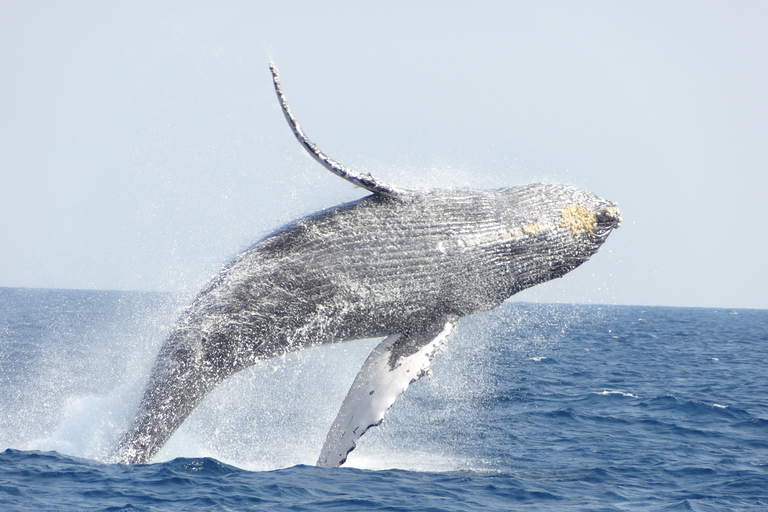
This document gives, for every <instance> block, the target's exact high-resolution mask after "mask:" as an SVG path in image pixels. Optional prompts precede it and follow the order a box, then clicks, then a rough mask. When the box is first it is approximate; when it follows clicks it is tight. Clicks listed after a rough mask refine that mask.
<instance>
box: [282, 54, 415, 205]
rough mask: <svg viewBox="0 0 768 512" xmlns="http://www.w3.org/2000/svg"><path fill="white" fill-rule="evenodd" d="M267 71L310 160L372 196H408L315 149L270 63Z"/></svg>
mask: <svg viewBox="0 0 768 512" xmlns="http://www.w3.org/2000/svg"><path fill="white" fill-rule="evenodd" d="M269 70H270V71H271V72H272V81H273V82H274V84H275V92H276V93H277V99H278V100H279V101H280V108H282V109H283V114H284V115H285V119H286V121H288V125H289V126H290V127H291V130H292V131H293V135H294V136H295V137H296V139H297V140H298V141H299V143H301V145H302V146H303V147H304V149H306V150H307V152H308V153H309V154H310V155H311V156H312V158H314V159H315V160H317V161H318V162H319V163H320V165H322V166H323V167H325V168H326V169H328V170H329V171H331V172H332V173H334V174H335V175H337V176H340V177H342V178H344V179H345V180H347V181H349V182H351V183H354V184H355V185H357V186H358V187H362V188H364V189H366V190H368V191H370V192H373V193H374V194H380V195H383V196H387V197H394V198H400V199H402V198H404V197H407V195H408V194H407V192H406V191H405V190H404V189H401V188H398V187H394V186H392V185H388V184H386V183H384V182H383V181H381V180H377V179H376V178H374V177H373V176H371V175H370V174H367V173H366V174H363V173H360V172H357V171H355V170H353V169H350V168H349V167H346V166H344V165H341V164H340V163H339V162H337V161H335V160H333V159H332V158H330V157H329V156H328V155H326V154H325V153H323V152H322V151H320V148H319V147H317V144H315V143H314V142H312V141H311V140H309V138H307V136H306V135H305V134H304V131H303V130H302V129H301V126H299V123H298V121H296V118H295V117H294V116H293V112H291V107H289V106H288V101H287V100H286V99H285V94H284V93H283V88H282V87H281V86H280V76H279V75H278V73H277V68H276V67H275V65H274V64H273V63H271V62H270V63H269Z"/></svg>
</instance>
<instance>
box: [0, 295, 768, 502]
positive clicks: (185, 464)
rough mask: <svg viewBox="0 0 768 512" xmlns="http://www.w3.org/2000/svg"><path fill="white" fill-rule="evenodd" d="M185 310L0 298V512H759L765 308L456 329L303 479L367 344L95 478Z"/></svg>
mask: <svg viewBox="0 0 768 512" xmlns="http://www.w3.org/2000/svg"><path fill="white" fill-rule="evenodd" d="M188 300H189V297H185V296H180V295H173V294H162V293H140V292H115V291H78V290H45V289H14V288H0V510H2V511H17V510H25V511H26V510H44V511H54V510H55V511H59V510H109V511H121V510H132V511H174V510H196V511H200V510H202V511H206V510H281V511H283V510H297V511H298V510H336V511H344V510H386V511H400V510H402V511H406V510H408V511H410V510H420V511H421V510H434V511H453V510H457V511H458V510H491V511H493V510H537V511H538V510H553V511H554V510H557V511H560V510H568V511H577V510H579V511H581V510H583V511H628V510H643V511H646V510H681V511H682V510H693V511H713V510H768V364H767V363H766V361H767V360H768V357H766V356H768V311H767V310H745V309H727V308H726V309H705V308H671V307H644V306H601V305H576V304H532V303H521V302H513V301H508V302H507V303H505V304H504V305H503V306H502V307H500V308H498V309H496V310H494V311H490V312H487V313H482V314H478V315H474V316H472V317H468V318H465V319H462V320H461V322H460V323H459V326H458V328H457V330H456V331H455V333H454V334H453V335H452V336H451V338H449V340H448V342H447V343H446V345H445V346H444V348H443V349H442V351H441V352H440V353H439V354H438V355H437V357H436V358H435V360H434V362H433V364H432V375H431V376H430V377H429V378H424V379H422V380H421V381H419V382H417V383H415V384H414V385H412V386H411V387H410V388H409V389H408V390H407V391H406V393H405V394H404V395H403V396H402V397H401V398H400V399H399V400H398V401H397V402H396V403H395V405H394V406H393V408H392V409H391V410H390V411H389V412H388V413H387V415H386V416H385V419H384V423H383V424H382V425H381V426H379V427H376V428H373V429H371V430H370V431H369V432H368V433H367V434H366V435H365V436H363V438H361V440H360V442H359V444H358V448H357V449H356V450H355V451H354V452H352V453H351V454H350V457H349V461H348V463H347V465H345V466H344V467H341V468H335V469H321V468H317V467H315V466H314V462H315V460H316V458H317V456H318V453H319V450H320V447H321V446H322V443H323V440H324V438H325V434H326V432H327V429H328V428H329V427H330V424H331V423H332V421H333V418H334V416H335V414H336V412H337V411H338V408H339V406H340V404H341V401H342V399H343V397H344V395H345V394H346V391H347V389H348V387H349V385H350V384H351V382H352V380H353V379H354V376H355V374H356V372H357V370H358V369H359V368H360V366H361V365H362V362H363V360H364V359H365V357H366V356H367V354H368V352H369V351H370V350H371V349H372V348H373V346H375V344H376V343H377V340H361V341H357V342H351V343H346V344H340V345H334V346H326V347H319V348H314V349H310V350H306V351H303V352H300V353H297V354H291V355H288V356H285V357H280V358H276V359H273V360H269V361H266V362H264V363H262V364H260V365H257V366H256V367H253V368H251V369H248V370H246V371H244V372H241V373H240V374H238V375H236V376H234V377H233V378H231V379H229V380H228V381H226V382H225V383H224V384H222V385H221V386H219V387H218V388H217V389H216V390H215V391H214V392H213V393H211V394H210V395H209V396H208V397H207V398H206V400H205V401H204V402H203V404H201V406H200V407H198V409H197V410H196V411H195V412H194V413H193V414H192V415H191V416H190V417H189V418H188V420H187V421H186V422H185V423H184V425H183V426H182V428H181V429H180V430H179V431H178V432H177V433H176V434H175V435H174V437H173V438H172V439H171V441H170V442H169V443H168V444H167V445H166V446H165V447H164V448H163V450H162V451H161V452H160V454H159V456H158V457H157V462H154V463H152V464H146V465H136V466H126V465H120V464H109V463H106V462H105V461H106V459H107V456H108V454H109V452H110V450H111V448H112V446H113V444H114V442H115V440H116V439H117V438H118V436H119V435H120V434H121V433H122V431H123V430H124V429H125V428H126V427H127V426H128V424H129V422H130V420H131V418H132V414H133V413H134V412H135V409H136V407H137V405H138V401H139V399H140V396H141V393H142V391H143V385H144V382H145V379H146V378H147V376H148V373H149V371H150V369H151V365H152V362H153V359H154V356H155V354H156V352H157V350H158V349H159V346H160V344H161V343H162V341H163V338H164V335H165V334H166V333H167V332H168V330H169V329H170V327H171V326H172V324H173V322H174V320H175V318H176V317H177V316H178V314H179V312H180V311H181V308H182V307H183V306H184V304H185V303H186V302H187V301H188Z"/></svg>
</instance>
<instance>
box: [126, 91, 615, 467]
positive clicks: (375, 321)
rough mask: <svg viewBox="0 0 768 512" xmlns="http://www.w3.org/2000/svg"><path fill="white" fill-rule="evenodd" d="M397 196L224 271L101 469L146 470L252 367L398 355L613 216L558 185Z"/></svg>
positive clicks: (278, 236)
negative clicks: (388, 339)
mask: <svg viewBox="0 0 768 512" xmlns="http://www.w3.org/2000/svg"><path fill="white" fill-rule="evenodd" d="M276 80H277V79H276ZM399 194H400V195H399V196H398V197H390V196H388V195H384V194H378V193H374V194H372V195H369V196H367V197H364V198H362V199H360V200H358V201H354V202H351V203H348V204H343V205H340V206H337V207H334V208H330V209H328V210H324V211H322V212H319V213H316V214H314V215H311V216H308V217H305V218H302V219H300V220H298V221H296V222H294V223H293V224H290V225H288V226H286V227H285V228H283V229H281V230H279V231H277V232H275V233H274V234H272V235H270V236H268V237H266V238H265V239H263V240H261V241H260V242H258V243H256V244H255V245H253V246H252V247H251V248H249V249H248V250H246V251H245V252H243V253H242V254H240V255H239V256H238V257H237V258H236V259H235V260H234V261H232V262H231V263H230V264H229V265H228V266H226V267H225V268H224V269H223V270H222V271H221V272H220V274H219V275H218V276H217V277H215V278H214V279H213V280H212V282H210V283H209V284H208V286H207V287H206V288H205V289H204V290H203V291H201V292H200V294H199V295H198V296H197V298H196V299H195V300H194V302H193V303H192V304H191V305H190V306H189V307H188V308H187V309H186V311H185V312H184V313H183V314H182V315H181V318H180V319H179V321H178V323H177V324H176V326H175V327H174V328H173V330H172V332H171V333H170V335H169V337H168V339H167V340H166V342H165V344H164V345H163V346H162V348H161V350H160V353H159V355H158V357H157V360H156V363H155V366H154V369H153V371H152V373H151V376H150V379H149V383H148V385H147V388H146V391H145V393H144V396H143V399H142V401H141V405H140V407H139V412H138V414H137V416H136V419H135V420H134V422H133V425H132V426H131V427H130V429H129V430H128V431H127V432H126V433H125V435H124V436H123V437H122V438H121V439H120V441H119V443H118V446H117V449H116V450H115V452H114V453H113V455H112V460H114V461H118V462H124V463H146V462H149V461H150V460H151V459H152V457H153V456H154V455H155V454H156V453H157V452H158V451H159V450H160V448H162V446H163V445H164V444H165V442H166V441H167V440H168V439H169V438H170V436H171V435H172V434H173V433H174V432H175V431H176V429H177V428H178V427H179V426H180V425H181V424H182V422H183V421H184V420H185V419H186V418H187V416H189V414H190V413H191V412H192V411H193V410H194V409H195V407H196V406H197V405H198V404H199V403H200V402H201V401H202V400H203V398H204V397H205V395H206V394H207V393H208V392H209V391H210V390H211V389H212V388H213V387H214V386H216V385H217V384H219V383H221V382H222V381H223V380H225V379H226V378H228V377H229V376H231V375H232V374H234V373H236V372H238V371H240V370H242V369H244V368H247V367H249V366H251V365H253V364H254V363H256V362H258V361H261V360H264V359H267V358H271V357H275V356H278V355H281V354H284V353H287V352H291V351H296V350H300V349H303V348H306V347H309V346H313V345H319V344H325V343H338V342H345V341H350V340H356V339H363V338H374V337H383V336H388V335H393V334H395V333H403V334H404V339H407V340H408V341H407V343H404V344H402V345H401V346H399V347H397V350H398V351H400V353H399V355H408V354H409V353H412V352H414V351H416V350H418V349H419V348H420V347H421V346H422V345H423V343H425V342H426V341H428V340H431V339H432V338H433V337H434V336H435V335H436V334H437V332H438V331H439V330H440V329H442V326H443V325H444V324H445V322H447V321H450V320H451V319H457V318H460V317H463V316H466V315H470V314H472V313H475V312H478V311H484V310H488V309H492V308H495V307H497V306H499V305H500V304H501V303H502V302H503V301H504V300H505V299H507V298H508V297H510V296H512V295H514V294H515V293H517V292H519V291H521V290H523V289H525V288H528V287H531V286H534V285H536V284H538V283H543V282H545V281H549V280H550V279H553V278H557V277H561V276H562V275H564V274H565V273H566V272H568V271H570V270H572V269H574V268H576V267H578V266H579V265H581V264H582V263H584V262H585V261H587V259H589V257H590V256H592V255H593V254H594V253H595V251H597V250H598V248H599V247H600V246H601V244H602V243H603V242H604V241H605V239H606V237H607V236H608V234H609V233H610V232H611V230H612V229H614V228H615V227H617V226H618V224H619V222H620V214H619V212H618V209H617V208H616V205H615V204H614V203H612V202H610V201H606V200H603V199H600V198H599V197H597V196H595V195H593V194H591V193H589V192H587V191H585V190H582V189H579V188H576V187H572V186H568V185H545V184H532V185H525V186H517V187H510V188H504V189H499V190H428V191H417V190H399ZM350 449H351V448H350ZM342 462H343V461H342Z"/></svg>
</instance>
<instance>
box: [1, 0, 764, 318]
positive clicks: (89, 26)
mask: <svg viewBox="0 0 768 512" xmlns="http://www.w3.org/2000/svg"><path fill="white" fill-rule="evenodd" d="M414 4H415V5H414ZM766 20H768V3H766V2H738V1H736V2H734V1H729V2H706V1H690V2H669V1H659V2H616V1H604V2H571V1H562V2H511V1H503V2H502V1H499V2H478V1H475V2H445V1H439V2H392V1H389V2H380V3H374V2H359V1H357V2H262V3H259V2H228V3H226V4H224V5H223V6H222V3H220V2H216V3H214V2H210V3H200V2H198V3H191V2H178V3H172V2H160V3H159V5H158V4H156V3H155V2H146V3H142V2H45V3H36V2H2V3H0V69H2V73H0V93H1V94H0V244H1V245H0V249H1V250H0V286H26V287H60V288H108V289H134V290H172V291H184V292H187V293H191V292H194V291H195V290H197V289H199V288H200V287H201V286H202V285H203V284H204V283H205V281H206V280H207V279H208V278H209V277H211V275H212V274H214V273H215V272H216V271H217V270H218V269H219V268H220V267H221V266H222V265H223V264H224V263H226V262H227V261H228V260H229V259H230V258H232V257H233V256H234V255H235V254H236V253H237V252H239V251H240V250H242V249H244V248H245V247H247V246H249V245H250V244H251V243H253V242H254V241H256V240H257V239H259V238H260V237H262V236H264V235H265V234H267V233H268V232H270V231H272V230H274V229H275V228H277V227H279V226H280V225H281V224H283V223H285V222H287V221H290V220H291V219H293V218H296V217H298V216H301V215H304V214H307V213H310V212H313V211H316V210H318V209H320V208H324V207H327V206H331V205H334V204H338V203H341V202H345V201H349V200H354V199H357V198H359V197H362V195H363V193H362V191H361V190H360V189H357V188H355V187H354V186H353V185H351V184H349V183H346V182H344V181H343V180H341V179H339V178H338V177H335V176H333V175H332V174H331V173H329V172H327V171H325V170H323V169H322V168H321V167H320V166H319V165H317V164H316V163H314V161H313V160H311V159H310V158H309V157H308V156H306V155H305V154H303V151H302V149H301V148H300V146H299V145H298V144H297V143H296V142H295V140H294V139H293V136H292V134H291V132H290V130H289V128H288V127H287V125H286V123H285V120H284V119H283V116H282V114H281V113H280V110H279V108H278V104H277V101H276V99H275V97H274V92H273V89H272V84H271V81H270V75H269V70H268V62H269V61H270V60H274V61H275V63H276V64H277V66H278V67H279V69H280V71H281V77H282V82H283V86H284V88H285V91H286V95H287V97H288V100H289V102H290V103H291V106H292V108H293V111H294V113H295V114H296V116H297V117H298V119H299V121H300V122H301V124H302V126H303V127H304V128H305V130H306V132H307V134H308V135H309V137H310V138H311V139H312V140H313V141H315V142H316V143H318V145H319V146H320V147H321V148H322V149H324V150H325V151H326V152H327V153H328V154H330V155H331V156H332V157H333V158H335V159H336V160H338V161H340V162H342V163H343V164H345V165H348V166H350V167H352V168H355V169H357V170H360V171H367V172H371V173H372V174H374V175H375V176H376V177H379V178H381V179H383V180H385V181H387V182H391V183H395V184H401V185H405V186H421V187H448V186H450V187H454V186H471V187H501V186H505V185H515V184H522V183H528V182H532V181H557V182H568V183H573V184H575V185H579V186H583V187H585V188H587V189H589V190H591V191H593V192H595V193H597V194H598V195H600V196H603V197H606V198H609V199H612V200H614V201H618V203H619V206H620V208H621V211H622V214H623V217H624V223H623V225H622V227H621V228H620V229H619V230H618V231H616V232H614V233H613V234H612V235H611V237H610V238H609V240H608V242H607V243H606V244H605V245H604V246H603V248H602V249H601V251H600V253H598V254H597V255H596V256H595V257H594V258H593V259H592V260H591V261H589V262H588V263H587V264H585V265H584V266H583V267H581V268H579V269H577V270H576V271H574V272H573V273H571V274H569V275H568V276H566V277H565V278H564V279H559V280H556V281H555V282H552V283H549V284H547V285H544V286H541V287H539V288H538V289H534V290H531V291H528V292H524V293H522V294H520V295H519V299H520V300H543V301H563V302H598V303H617V304H648V305H674V306H715V307H753V308H768V291H766V289H767V288H768V270H766V266H767V265H768V263H767V262H766V260H768V258H766V253H767V252H768V237H766V234H768V229H766V222H767V221H768V200H766V194H767V192H768V177H767V176H766V174H767V173H766V171H768V164H767V162H768V52H767V51H766V49H768V30H766Z"/></svg>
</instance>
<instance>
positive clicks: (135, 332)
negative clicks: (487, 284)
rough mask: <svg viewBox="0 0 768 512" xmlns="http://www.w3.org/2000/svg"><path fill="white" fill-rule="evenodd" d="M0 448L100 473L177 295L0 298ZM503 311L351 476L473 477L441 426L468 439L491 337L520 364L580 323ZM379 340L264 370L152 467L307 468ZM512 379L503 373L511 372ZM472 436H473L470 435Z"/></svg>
mask: <svg viewBox="0 0 768 512" xmlns="http://www.w3.org/2000/svg"><path fill="white" fill-rule="evenodd" d="M0 297H2V302H0V303H1V304H3V305H4V306H7V307H4V308H2V312H1V313H0V315H4V317H3V318H0V326H1V327H0V329H1V330H0V335H1V338H0V339H1V340H2V341H1V342H0V349H1V350H2V352H1V353H0V354H1V355H0V369H1V370H2V371H1V372H0V378H2V379H3V380H2V381H1V382H2V390H3V391H2V395H0V449H5V448H15V449H22V450H44V451H47V450H53V451H58V452H60V453H64V454H68V455H73V456H78V457H85V458H89V459H95V460H100V461H105V460H106V458H107V456H108V454H109V451H110V449H111V448H112V447H113V446H114V443H115V441H116V439H117V438H118V437H119V435H120V434H121V433H122V432H123V431H124V429H125V428H126V427H127V425H128V424H129V422H130V420H131V418H132V414H133V412H134V411H135V408H136V406H137V404H138V401H139V400H140V398H141V393H142V390H143V386H144V383H145V380H146V377H147V375H148V373H149V371H150V369H151V366H152V362H153V360H154V358H155V356H156V352H157V350H158V349H159V346H160V344H161V343H162V340H163V338H164V336H165V334H166V333H167V331H168V329H169V328H170V326H171V325H172V323H173V322H174V321H175V319H176V317H177V315H178V311H179V308H180V307H181V305H182V304H184V303H185V301H186V300H187V297H179V296H174V295H169V294H153V293H133V292H98V291H91V292H85V291H64V290H14V289H0ZM554 311H555V309H554V308H547V306H532V305H529V306H521V305H518V306H512V305H508V306H505V307H502V308H500V309H499V310H498V311H493V312H489V313H484V314H481V315H476V316H474V317H469V318H466V319H464V320H462V324H461V325H462V326H463V327H462V329H460V331H459V332H457V333H456V335H455V337H454V338H453V339H452V340H451V343H449V344H448V345H447V346H446V347H445V348H444V350H443V351H441V353H440V354H439V355H438V357H437V358H436V359H435V361H434V369H435V372H434V375H433V377H431V378H430V379H428V380H424V381H423V382H421V383H419V384H417V385H414V387H413V389H412V390H411V391H410V392H409V393H408V394H406V395H405V396H403V397H402V400H401V401H400V402H398V403H397V404H396V406H395V407H394V408H393V409H392V410H391V411H390V412H391V415H390V416H388V418H387V421H385V422H384V424H383V425H382V426H381V427H380V428H379V429H377V430H376V431H375V432H371V433H369V435H368V436H365V437H364V438H363V439H362V440H361V442H360V444H359V449H358V450H356V451H355V452H353V454H351V456H350V459H349V462H348V464H349V465H350V466H354V467H361V468H368V469H380V468H389V467H399V468H403V469H413V470H430V471H446V470H453V469H469V468H475V469H477V468H476V466H477V463H476V461H474V457H473V454H471V453H466V452H462V450H463V449H464V450H465V448H462V443H461V442H460V440H459V439H457V440H455V442H452V441H451V440H450V439H448V440H446V439H445V438H441V439H435V432H436V431H441V429H440V428H439V427H440V425H447V424H450V425H451V429H452V430H456V431H461V432H472V430H473V427H472V425H473V424H475V423H476V422H482V421H484V419H483V407H482V401H483V400H484V397H487V396H493V395H494V393H495V392H496V388H495V386H496V383H497V381H498V379H497V378H496V377H495V376H494V375H493V373H492V371H489V367H491V366H492V365H491V360H490V359H489V358H492V357H493V354H492V353H491V352H492V351H489V346H491V345H494V344H497V343H498V342H499V337H503V338H504V339H503V343H504V344H505V345H506V346H509V347H510V348H511V349H514V350H518V351H519V352H520V359H521V360H523V359H525V358H528V357H532V356H533V357H536V356H537V355H538V354H539V353H540V352H541V351H544V350H546V349H547V347H548V346H549V344H550V343H551V342H552V340H557V339H559V338H560V337H562V334H563V333H564V332H565V331H566V330H567V328H568V325H569V324H570V323H571V322H573V321H575V320H576V319H577V318H578V316H579V314H580V313H579V312H578V311H577V310H573V311H571V312H570V313H568V314H564V313H563V312H560V313H555V312H554ZM377 342H378V340H361V341H357V342H351V343H346V344H341V345H331V346H324V347H317V348H313V349H309V350H306V351H302V352H299V353H294V354H289V355H286V356H284V357H281V358H275V359H272V360H268V361H265V362H262V363H260V364H258V365H256V366H254V367H253V368H250V369H247V370H245V371H243V372H241V373H239V374H237V375H235V376H234V377H233V378H231V379H229V380H228V381H227V382H225V383H223V384H222V385H221V386H219V387H218V388H217V389H215V390H214V391H213V392H211V393H210V395H209V396H208V397H206V399H205V400H204V402H203V403H202V404H201V405H200V407H198V409H197V410H196V411H195V412H194V413H193V414H192V415H191V416H190V418H189V419H188V420H187V422H185V424H184V425H183V426H182V427H181V428H180V429H179V431H178V432H177V433H176V435H175V436H174V437H172V438H171V440H170V441H169V443H168V444H167V445H166V446H165V447H164V449H163V450H162V451H161V452H160V454H159V456H158V458H157V460H158V461H164V460H170V459H173V458H175V457H180V456H184V457H207V456H209V457H214V458H216V459H218V460H221V461H223V462H227V463H230V464H233V465H236V466H238V467H242V468H245V469H253V470H268V469H276V468H281V467H289V466H293V465H296V464H314V461H315V458H316V456H317V451H318V449H319V447H320V446H322V443H323V441H324V437H325V434H326V433H327V429H328V426H329V425H330V423H331V422H332V421H333V417H334V416H335V414H336V411H337V410H338V406H339V404H340V403H341V401H342V400H343V398H344V395H345V393H346V391H347V389H348V388H349V385H350V383H351V382H352V380H353V379H354V377H355V373H356V369H357V368H359V367H360V365H361V364H362V362H363V361H364V360H365V358H366V356H367V354H368V353H369V352H370V350H371V349H372V347H373V346H375V345H376V343H377ZM510 371H512V370H510ZM469 435H471V434H469Z"/></svg>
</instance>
